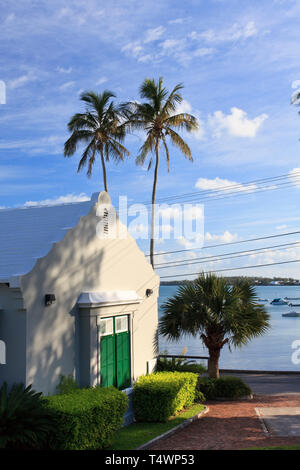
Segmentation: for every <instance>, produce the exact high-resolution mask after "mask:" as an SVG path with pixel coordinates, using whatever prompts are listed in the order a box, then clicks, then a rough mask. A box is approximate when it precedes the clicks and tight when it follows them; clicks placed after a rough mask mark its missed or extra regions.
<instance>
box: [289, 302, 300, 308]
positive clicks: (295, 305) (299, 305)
mask: <svg viewBox="0 0 300 470" xmlns="http://www.w3.org/2000/svg"><path fill="white" fill-rule="evenodd" d="M289 307H300V303H299V304H292V302H290V303H289Z"/></svg>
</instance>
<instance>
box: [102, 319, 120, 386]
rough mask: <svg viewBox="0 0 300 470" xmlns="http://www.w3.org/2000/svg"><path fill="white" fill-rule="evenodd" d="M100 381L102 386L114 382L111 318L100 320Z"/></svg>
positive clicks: (113, 346) (113, 342) (112, 325)
mask: <svg viewBox="0 0 300 470" xmlns="http://www.w3.org/2000/svg"><path fill="white" fill-rule="evenodd" d="M99 333H100V383H101V386H102V387H110V386H112V385H114V384H115V368H116V364H115V359H116V354H115V337H114V324H113V319H112V318H104V319H103V320H101V321H100V327H99Z"/></svg>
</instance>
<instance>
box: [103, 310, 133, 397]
mask: <svg viewBox="0 0 300 470" xmlns="http://www.w3.org/2000/svg"><path fill="white" fill-rule="evenodd" d="M106 331H107V330H106ZM115 331H116V328H115V318H114V319H113V332H114V334H109V335H103V336H100V384H101V387H110V386H112V385H113V386H115V387H117V388H119V389H124V388H127V387H129V386H130V383H131V379H130V377H131V374H130V363H131V361H130V332H129V331H123V332H120V333H115Z"/></svg>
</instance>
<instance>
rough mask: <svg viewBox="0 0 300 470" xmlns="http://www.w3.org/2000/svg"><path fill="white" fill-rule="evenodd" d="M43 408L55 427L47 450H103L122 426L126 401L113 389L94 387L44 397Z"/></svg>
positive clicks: (125, 398)
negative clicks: (50, 414) (51, 418)
mask: <svg viewBox="0 0 300 470" xmlns="http://www.w3.org/2000/svg"><path fill="white" fill-rule="evenodd" d="M45 406H46V408H47V409H48V410H50V412H51V413H52V416H53V420H54V422H55V425H56V431H55V433H53V434H52V436H51V438H50V439H49V447H50V448H51V449H59V450H83V449H104V448H107V447H109V446H110V445H111V443H112V439H113V437H114V434H115V432H116V431H118V430H119V428H120V427H121V426H122V424H123V421H124V418H123V416H124V413H125V411H126V409H127V406H128V397H127V396H126V395H125V393H123V392H120V391H119V390H117V389H115V388H114V387H109V388H100V387H95V388H90V389H78V390H74V391H73V392H72V393H67V394H65V395H54V396H51V397H47V398H45Z"/></svg>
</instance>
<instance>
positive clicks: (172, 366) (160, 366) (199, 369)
mask: <svg viewBox="0 0 300 470" xmlns="http://www.w3.org/2000/svg"><path fill="white" fill-rule="evenodd" d="M156 370H157V372H163V371H168V372H193V373H195V374H203V373H204V372H206V371H207V368H206V367H205V366H204V365H203V364H197V363H192V362H188V361H181V362H179V361H178V360H177V361H175V362H174V361H172V360H171V359H166V358H159V359H158V360H157V363H156Z"/></svg>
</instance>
